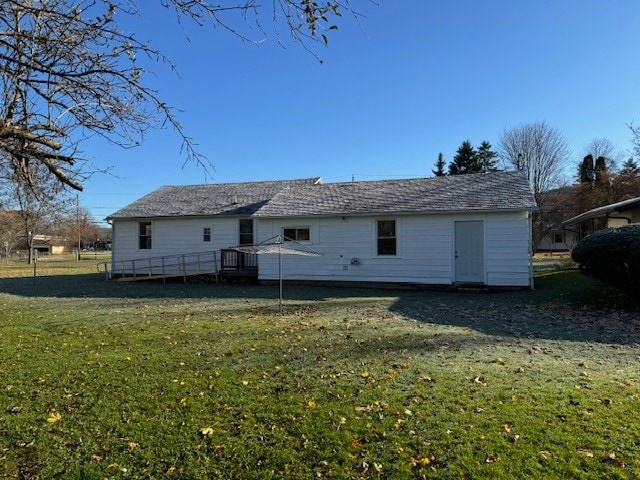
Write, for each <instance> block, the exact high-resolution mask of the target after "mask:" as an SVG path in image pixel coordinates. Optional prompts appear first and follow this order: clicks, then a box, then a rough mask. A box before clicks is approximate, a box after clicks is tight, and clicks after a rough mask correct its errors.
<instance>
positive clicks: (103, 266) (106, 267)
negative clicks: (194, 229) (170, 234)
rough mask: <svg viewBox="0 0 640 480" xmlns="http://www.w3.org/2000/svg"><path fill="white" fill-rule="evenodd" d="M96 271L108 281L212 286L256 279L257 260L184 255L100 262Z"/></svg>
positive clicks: (226, 252)
mask: <svg viewBox="0 0 640 480" xmlns="http://www.w3.org/2000/svg"><path fill="white" fill-rule="evenodd" d="M98 271H100V272H103V273H105V275H106V277H107V278H108V279H110V280H118V281H121V282H144V281H147V282H149V281H160V280H162V282H163V283H166V281H167V280H176V279H182V281H183V282H184V283H187V281H188V280H189V279H193V278H203V279H204V278H206V279H209V280H212V279H213V280H215V282H216V283H218V282H220V281H221V280H222V281H225V280H238V279H241V280H244V279H248V280H251V281H253V280H256V281H257V279H258V261H257V256H256V255H253V254H247V253H241V252H237V251H235V250H233V249H223V250H215V251H209V252H195V253H184V254H178V255H165V256H161V257H147V258H136V259H133V260H121V261H114V262H103V263H100V264H98Z"/></svg>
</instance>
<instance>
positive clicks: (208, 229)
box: [202, 227, 211, 242]
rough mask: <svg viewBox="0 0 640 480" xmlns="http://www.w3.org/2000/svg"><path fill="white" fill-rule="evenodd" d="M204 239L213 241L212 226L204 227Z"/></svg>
mask: <svg viewBox="0 0 640 480" xmlns="http://www.w3.org/2000/svg"><path fill="white" fill-rule="evenodd" d="M202 241H203V242H210V241H211V227H204V228H203V229H202Z"/></svg>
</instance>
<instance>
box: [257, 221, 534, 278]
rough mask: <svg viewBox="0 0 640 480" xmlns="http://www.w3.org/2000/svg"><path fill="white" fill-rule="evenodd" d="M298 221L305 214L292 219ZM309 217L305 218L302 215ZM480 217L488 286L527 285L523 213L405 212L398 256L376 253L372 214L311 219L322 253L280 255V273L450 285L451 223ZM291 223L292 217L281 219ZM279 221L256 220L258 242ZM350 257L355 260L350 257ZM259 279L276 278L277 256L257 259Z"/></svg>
mask: <svg viewBox="0 0 640 480" xmlns="http://www.w3.org/2000/svg"><path fill="white" fill-rule="evenodd" d="M296 220H297V221H299V222H300V223H303V222H304V219H296ZM307 220H308V219H307ZM456 220H460V221H464V220H482V221H484V222H485V278H486V282H487V284H488V285H495V286H507V285H508V286H529V281H530V256H529V253H528V252H529V238H528V235H529V233H528V231H529V230H528V228H529V227H528V216H527V212H515V213H502V214H474V215H463V214H461V215H406V216H402V217H398V221H397V222H396V229H397V231H396V235H397V238H398V246H397V247H398V251H400V250H401V251H402V255H401V256H390V255H389V256H378V255H377V253H376V243H377V242H376V241H375V238H373V240H372V237H373V236H374V234H375V229H374V228H372V222H373V224H374V225H375V221H376V219H373V218H371V217H331V218H321V219H315V220H314V222H315V223H316V225H317V226H316V227H314V230H313V233H312V242H311V244H310V245H309V246H310V248H312V249H313V250H315V251H318V252H320V253H322V256H321V257H302V256H295V255H283V257H282V258H283V276H284V278H285V279H291V280H311V281H359V282H384V283H393V282H397V283H415V284H431V285H450V284H452V283H453V281H454V222H455V221H456ZM286 223H287V224H291V223H292V220H291V219H290V220H288V221H286ZM284 224H285V223H283V221H279V220H270V219H260V221H259V222H258V228H257V233H258V241H263V240H266V239H268V238H270V237H272V236H273V235H274V232H278V231H279V229H280V228H281V227H282V226H283V225H284ZM354 259H355V262H354V261H353V260H354ZM259 274H260V278H261V279H262V280H276V279H277V278H278V259H277V255H263V256H261V258H260V271H259Z"/></svg>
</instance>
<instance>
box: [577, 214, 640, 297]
mask: <svg viewBox="0 0 640 480" xmlns="http://www.w3.org/2000/svg"><path fill="white" fill-rule="evenodd" d="M571 258H573V259H574V260H575V261H576V262H578V263H579V264H580V271H581V272H582V273H583V274H584V275H587V276H592V277H595V278H597V279H598V280H601V281H602V282H604V283H606V284H608V285H612V286H614V287H618V288H621V289H622V290H624V291H625V292H627V293H628V294H630V295H631V296H634V297H636V298H637V297H639V296H640V224H635V225H626V226H624V227H620V228H607V229H606V230H600V231H598V232H595V233H592V234H591V235H589V236H587V237H585V238H584V239H583V240H582V241H580V242H579V243H578V244H577V245H576V246H575V247H574V249H573V252H571Z"/></svg>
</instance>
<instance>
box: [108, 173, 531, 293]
mask: <svg viewBox="0 0 640 480" xmlns="http://www.w3.org/2000/svg"><path fill="white" fill-rule="evenodd" d="M274 183H277V182H274ZM201 187H203V188H202V191H201V192H200V194H199V195H200V196H199V197H197V198H196V200H195V201H193V202H190V201H189V200H188V197H189V195H190V194H189V192H188V189H189V188H190V187H172V188H175V189H176V190H174V191H169V190H165V191H164V193H163V192H162V189H160V190H157V191H156V192H153V193H152V194H150V195H149V196H147V197H143V199H141V200H139V201H138V202H137V206H136V202H134V204H132V205H131V206H129V207H125V209H123V210H121V211H119V212H116V214H114V215H112V216H110V217H109V219H110V220H111V221H112V224H113V262H114V264H113V265H114V269H115V267H116V264H117V262H121V261H123V260H130V259H133V258H142V257H152V256H153V257H160V256H163V255H173V254H178V253H190V252H198V251H200V252H205V251H216V250H220V249H226V248H229V247H232V246H237V245H241V244H245V245H246V244H250V243H254V244H259V243H261V242H266V241H269V239H271V238H273V237H275V236H280V237H282V238H285V243H286V242H289V245H291V246H294V247H301V248H308V249H311V250H313V251H315V252H318V253H320V254H321V255H320V256H298V255H283V256H282V257H280V258H279V257H278V255H259V257H258V262H259V268H258V276H259V279H260V280H263V281H271V280H277V279H278V278H279V275H280V261H282V266H283V268H282V272H283V277H284V278H285V279H286V280H299V281H308V282H357V283H385V284H388V283H402V284H415V285H452V284H464V285H467V284H469V285H488V286H501V287H531V286H532V268H531V254H532V253H531V250H532V247H531V223H530V213H531V211H532V210H533V209H535V202H534V200H533V195H532V194H531V190H530V187H529V184H528V182H527V180H526V178H525V177H524V176H523V175H522V174H521V173H519V172H496V173H489V174H479V175H459V176H451V177H436V178H427V179H409V180H391V181H377V182H355V183H336V184H323V183H322V182H321V181H319V179H307V180H304V181H290V182H283V183H280V184H277V185H275V184H274V185H271V187H273V188H272V189H271V190H270V191H269V192H265V194H263V195H261V197H269V198H260V199H257V200H256V199H255V198H253V199H251V198H249V197H251V195H249V194H248V193H247V195H246V199H245V200H240V199H239V197H240V196H239V195H238V193H239V192H240V191H245V190H250V189H251V188H253V189H258V190H259V189H263V187H264V184H261V182H256V183H253V184H227V185H226V186H225V185H217V186H201ZM204 187H212V188H211V189H209V193H208V194H206V193H204V191H205V190H207V188H204ZM163 188H165V189H166V188H167V187H163ZM225 190H229V191H230V190H234V191H235V192H236V193H235V195H236V197H237V201H236V202H235V207H234V208H233V209H230V208H228V209H221V208H220V205H221V204H222V203H224V202H221V201H219V200H220V197H222V196H224V195H222V194H221V192H223V191H225ZM263 190H264V189H263ZM168 192H169V193H170V195H167V193H168ZM178 192H179V193H178ZM191 193H194V192H191ZM258 196H259V197H260V195H258ZM170 197H174V198H175V197H180V198H183V201H182V203H183V204H180V202H178V203H176V204H174V205H173V206H170V205H169V203H171V201H170ZM216 197H218V200H215V198H216ZM145 198H146V200H144V199H145ZM207 198H209V199H210V200H211V202H210V203H211V206H210V207H207V206H206V204H207V200H206V199H207ZM143 200H144V201H143ZM158 202H159V203H160V204H162V205H163V207H162V208H159V207H153V205H155V204H157V203H158ZM195 204H197V205H199V207H198V212H197V214H194V210H196V209H195V208H194V207H193V205H195ZM214 204H215V205H214ZM152 207H153V208H152ZM189 212H191V214H189ZM134 214H135V215H134Z"/></svg>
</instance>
